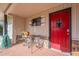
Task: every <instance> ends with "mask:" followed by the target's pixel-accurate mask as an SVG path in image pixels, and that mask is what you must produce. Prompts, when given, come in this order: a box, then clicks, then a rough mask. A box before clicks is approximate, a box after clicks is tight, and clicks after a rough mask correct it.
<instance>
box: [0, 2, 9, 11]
mask: <svg viewBox="0 0 79 59" xmlns="http://www.w3.org/2000/svg"><path fill="white" fill-rule="evenodd" d="M8 5H9V3H0V12H4V11H5V10H6V8H7V6H8Z"/></svg>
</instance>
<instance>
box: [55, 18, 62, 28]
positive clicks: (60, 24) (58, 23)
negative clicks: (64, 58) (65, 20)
mask: <svg viewBox="0 0 79 59" xmlns="http://www.w3.org/2000/svg"><path fill="white" fill-rule="evenodd" d="M56 26H57V27H58V28H61V26H62V21H61V19H58V20H57V22H56Z"/></svg>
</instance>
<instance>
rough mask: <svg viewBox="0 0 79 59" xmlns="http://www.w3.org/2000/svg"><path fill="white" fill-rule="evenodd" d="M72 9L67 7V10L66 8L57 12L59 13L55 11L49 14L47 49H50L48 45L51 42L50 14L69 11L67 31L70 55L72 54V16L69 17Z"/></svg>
mask: <svg viewBox="0 0 79 59" xmlns="http://www.w3.org/2000/svg"><path fill="white" fill-rule="evenodd" d="M71 9H72V8H71V7H69V8H66V9H62V10H59V11H55V12H52V13H49V48H51V44H50V40H51V19H50V15H51V14H54V13H59V12H62V11H65V10H69V11H70V20H69V22H70V23H69V25H70V26H69V30H70V54H71V52H72V15H71V12H72V10H71Z"/></svg>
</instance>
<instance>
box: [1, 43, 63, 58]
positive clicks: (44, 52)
mask: <svg viewBox="0 0 79 59" xmlns="http://www.w3.org/2000/svg"><path fill="white" fill-rule="evenodd" d="M63 55H64V54H62V53H60V52H56V51H53V50H49V49H46V48H41V49H38V48H36V47H35V46H33V47H32V48H26V46H24V43H21V44H17V45H15V46H13V47H11V48H8V49H0V56H63Z"/></svg>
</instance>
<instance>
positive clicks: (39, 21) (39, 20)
mask: <svg viewBox="0 0 79 59" xmlns="http://www.w3.org/2000/svg"><path fill="white" fill-rule="evenodd" d="M40 25H41V17H38V18H35V19H33V20H32V26H40Z"/></svg>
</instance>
